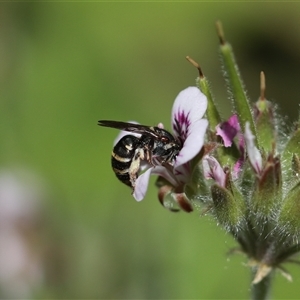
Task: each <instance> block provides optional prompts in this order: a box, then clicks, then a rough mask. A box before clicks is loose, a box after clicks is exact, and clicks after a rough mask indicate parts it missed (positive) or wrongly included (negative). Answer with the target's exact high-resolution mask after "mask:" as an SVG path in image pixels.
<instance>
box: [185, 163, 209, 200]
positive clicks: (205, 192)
mask: <svg viewBox="0 0 300 300" xmlns="http://www.w3.org/2000/svg"><path fill="white" fill-rule="evenodd" d="M184 192H185V194H186V196H187V197H188V199H189V200H190V201H191V202H192V203H193V205H194V206H198V205H199V204H200V203H205V202H207V200H208V199H209V188H208V186H207V180H206V179H205V178H204V175H203V168H202V164H201V163H199V164H198V165H197V166H196V167H195V168H194V171H193V174H192V177H191V180H190V182H189V183H188V184H186V185H185V187H184Z"/></svg>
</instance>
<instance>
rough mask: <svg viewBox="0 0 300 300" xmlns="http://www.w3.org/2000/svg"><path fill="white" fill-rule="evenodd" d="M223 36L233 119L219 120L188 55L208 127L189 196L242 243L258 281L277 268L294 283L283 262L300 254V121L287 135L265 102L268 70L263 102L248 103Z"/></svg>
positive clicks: (204, 81)
mask: <svg viewBox="0 0 300 300" xmlns="http://www.w3.org/2000/svg"><path fill="white" fill-rule="evenodd" d="M219 37H220V42H221V43H220V54H221V58H222V63H223V67H224V71H225V72H224V74H225V77H226V83H227V84H228V87H229V89H230V94H231V95H230V96H231V99H232V104H233V115H232V117H230V118H229V120H226V121H224V120H222V119H221V117H220V114H219V112H218V110H217V108H216V105H215V102H214V99H213V97H212V93H211V90H210V86H209V85H208V83H207V79H206V78H205V76H204V75H203V73H202V71H201V70H200V67H199V65H198V64H197V63H195V62H194V61H193V60H192V59H190V58H188V60H189V61H190V62H191V63H192V64H194V65H195V66H196V67H197V68H198V70H199V77H198V78H197V85H198V87H199V88H200V90H201V91H202V92H203V93H204V94H205V95H206V96H207V99H208V109H207V112H206V117H207V119H208V121H209V128H208V132H207V136H206V142H205V144H204V147H203V149H202V152H201V155H200V157H199V156H198V157H197V162H195V163H194V165H195V168H194V171H193V176H192V179H191V181H190V182H189V183H188V184H187V185H186V187H185V193H186V196H187V198H188V199H189V200H190V201H191V202H192V203H193V205H194V206H197V207H199V208H200V209H201V210H202V211H203V212H206V213H207V214H212V215H213V216H214V217H215V219H216V220H217V223H218V224H219V225H220V226H222V227H223V228H224V229H225V230H226V231H228V232H230V233H231V234H232V236H233V237H234V238H235V240H236V241H237V242H238V243H239V246H240V247H239V250H241V251H242V252H243V253H245V254H246V255H247V257H248V258H249V266H251V267H252V270H253V283H254V284H258V283H260V282H262V281H263V280H266V278H268V277H269V276H271V274H272V273H273V270H275V269H277V270H280V271H281V273H282V274H283V275H284V276H285V277H286V278H288V279H291V276H290V275H289V274H288V273H287V272H286V271H285V269H283V267H282V264H283V263H284V262H287V261H292V257H293V256H294V255H295V254H296V253H298V252H299V250H300V245H299V239H300V129H299V124H296V125H295V128H293V129H291V130H290V132H284V129H283V128H282V127H284V126H283V125H284V123H283V119H282V118H281V117H280V116H279V115H278V113H277V111H276V109H275V105H274V104H273V103H271V102H270V101H268V100H267V99H266V98H265V77H264V74H263V73H261V80H260V82H261V88H260V97H259V99H258V101H256V102H255V103H251V102H250V101H249V99H248V98H247V95H246V92H245V88H244V86H243V84H242V81H241V78H240V75H239V71H238V68H237V65H236V63H235V61H234V57H233V53H232V49H231V46H230V44H228V42H226V41H225V39H224V35H223V33H222V32H220V31H219Z"/></svg>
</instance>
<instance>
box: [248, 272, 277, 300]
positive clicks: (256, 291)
mask: <svg viewBox="0 0 300 300" xmlns="http://www.w3.org/2000/svg"><path fill="white" fill-rule="evenodd" d="M256 271H257V269H256V268H255V269H254V270H253V277H254V276H255V274H256ZM272 279H273V272H272V271H271V272H270V273H269V274H268V275H267V276H265V277H264V278H263V279H262V280H261V281H260V282H258V283H256V284H252V286H251V299H252V300H267V299H270V298H269V297H270V290H271V283H272Z"/></svg>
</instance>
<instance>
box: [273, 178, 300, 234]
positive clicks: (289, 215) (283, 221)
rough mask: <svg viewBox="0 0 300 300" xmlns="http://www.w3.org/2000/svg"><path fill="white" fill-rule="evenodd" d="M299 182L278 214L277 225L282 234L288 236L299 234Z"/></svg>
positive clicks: (289, 193) (284, 201)
mask: <svg viewBox="0 0 300 300" xmlns="http://www.w3.org/2000/svg"><path fill="white" fill-rule="evenodd" d="M299 195H300V182H298V184H297V185H295V186H294V187H293V188H292V189H291V190H290V191H289V192H288V194H287V195H286V197H285V199H284V200H283V205H282V208H281V211H280V214H279V218H278V224H279V227H280V231H281V232H282V233H288V236H291V235H292V236H295V237H297V239H298V238H299V234H300V196H299Z"/></svg>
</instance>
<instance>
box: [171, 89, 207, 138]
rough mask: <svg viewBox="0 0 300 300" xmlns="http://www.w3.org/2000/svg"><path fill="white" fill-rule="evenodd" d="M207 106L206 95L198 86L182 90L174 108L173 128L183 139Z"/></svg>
mask: <svg viewBox="0 0 300 300" xmlns="http://www.w3.org/2000/svg"><path fill="white" fill-rule="evenodd" d="M206 108H207V99H206V96H205V95H204V94H203V93H202V92H201V91H200V90H199V89H198V88H196V87H188V88H186V89H185V90H183V91H181V92H180V93H179V94H178V96H177V97H176V99H175V102H174V104H173V108H172V128H173V131H174V133H175V134H176V135H177V136H178V137H179V138H181V139H182V140H185V139H186V136H187V133H188V131H189V126H190V125H191V124H192V123H194V122H196V121H197V120H200V119H201V118H202V117H203V115H204V113H205V111H206Z"/></svg>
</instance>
